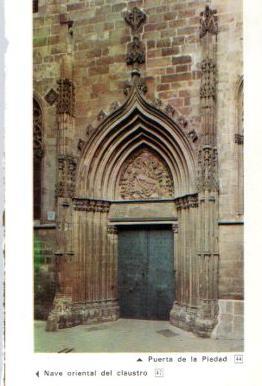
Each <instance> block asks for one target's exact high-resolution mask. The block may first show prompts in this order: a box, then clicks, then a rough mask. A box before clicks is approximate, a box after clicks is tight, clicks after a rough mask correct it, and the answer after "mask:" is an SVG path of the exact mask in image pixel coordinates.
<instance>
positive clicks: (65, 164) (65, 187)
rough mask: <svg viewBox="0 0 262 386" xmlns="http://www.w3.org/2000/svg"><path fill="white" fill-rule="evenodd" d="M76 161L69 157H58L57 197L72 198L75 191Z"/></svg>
mask: <svg viewBox="0 0 262 386" xmlns="http://www.w3.org/2000/svg"><path fill="white" fill-rule="evenodd" d="M76 166H77V162H76V159H75V158H74V157H72V156H70V155H63V156H59V157H58V183H57V186H56V196H57V197H73V195H74V189H75V175H76Z"/></svg>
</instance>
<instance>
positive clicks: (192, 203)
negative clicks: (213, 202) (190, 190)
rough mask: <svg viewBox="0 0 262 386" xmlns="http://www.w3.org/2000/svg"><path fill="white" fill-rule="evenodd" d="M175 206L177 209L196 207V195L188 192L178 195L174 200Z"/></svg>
mask: <svg viewBox="0 0 262 386" xmlns="http://www.w3.org/2000/svg"><path fill="white" fill-rule="evenodd" d="M175 204H176V208H177V209H178V210H181V209H188V208H197V207H198V195H197V194H189V195H187V196H184V197H179V198H177V199H176V200H175Z"/></svg>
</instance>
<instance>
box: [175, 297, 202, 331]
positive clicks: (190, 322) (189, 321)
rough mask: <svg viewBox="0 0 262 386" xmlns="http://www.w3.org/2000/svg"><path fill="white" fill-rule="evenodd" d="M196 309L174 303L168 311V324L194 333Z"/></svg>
mask: <svg viewBox="0 0 262 386" xmlns="http://www.w3.org/2000/svg"><path fill="white" fill-rule="evenodd" d="M196 317H197V308H193V307H189V306H186V305H180V304H177V303H174V305H173V307H172V310H171V311H170V323H171V324H173V325H174V326H176V327H179V328H182V329H183V330H186V331H194V326H195V320H196Z"/></svg>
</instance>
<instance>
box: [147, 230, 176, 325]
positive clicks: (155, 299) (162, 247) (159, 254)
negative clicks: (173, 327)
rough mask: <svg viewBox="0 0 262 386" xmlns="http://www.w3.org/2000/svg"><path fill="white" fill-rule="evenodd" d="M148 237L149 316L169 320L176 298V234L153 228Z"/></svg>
mask: <svg viewBox="0 0 262 386" xmlns="http://www.w3.org/2000/svg"><path fill="white" fill-rule="evenodd" d="M148 238H149V242H148V255H149V261H150V263H149V267H148V278H149V281H148V301H147V303H148V309H149V311H150V314H149V315H148V316H149V318H150V319H157V320H167V319H169V312H170V310H171V308H172V305H173V300H174V283H173V273H174V263H173V254H174V252H173V251H174V248H173V238H174V235H173V232H172V231H171V230H167V229H152V230H150V231H149V232H148Z"/></svg>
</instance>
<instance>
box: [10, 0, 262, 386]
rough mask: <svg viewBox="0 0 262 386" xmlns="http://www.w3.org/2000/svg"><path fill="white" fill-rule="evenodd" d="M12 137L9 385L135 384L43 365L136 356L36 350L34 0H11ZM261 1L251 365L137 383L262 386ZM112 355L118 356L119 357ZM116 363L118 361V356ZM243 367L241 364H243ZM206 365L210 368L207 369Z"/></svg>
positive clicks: (250, 254) (248, 257)
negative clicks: (42, 373) (44, 373)
mask: <svg viewBox="0 0 262 386" xmlns="http://www.w3.org/2000/svg"><path fill="white" fill-rule="evenodd" d="M5 21H6V38H7V39H8V47H7V53H6V57H5V61H6V66H5V71H6V83H5V98H6V101H5V105H6V109H5V114H6V116H5V136H6V142H5V143H6V165H7V166H6V373H7V382H6V386H20V385H21V384H25V385H27V386H31V385H38V384H41V385H42V384H50V385H52V386H56V385H60V384H61V385H62V384H63V385H68V384H71V385H74V386H75V385H76V384H78V383H79V384H85V385H86V384H87V383H90V384H92V385H99V386H101V385H102V384H104V383H106V384H107V385H120V384H121V385H123V384H126V385H129V384H130V385H131V384H132V385H133V383H134V380H133V379H130V378H129V379H119V380H115V379H106V380H105V382H103V381H102V380H99V379H98V378H97V379H95V380H94V381H92V383H91V381H90V380H87V379H82V380H77V379H74V380H73V381H71V382H70V380H66V379H64V378H63V379H62V380H60V381H59V380H58V379H54V380H50V381H49V382H48V381H47V382H45V383H44V381H43V380H41V379H38V378H37V377H36V376H35V375H34V372H35V371H36V370H37V369H38V368H39V366H43V367H49V368H50V367H52V368H55V367H56V368H59V367H63V366H67V367H69V366H70V368H72V367H75V368H78V367H81V368H86V367H90V365H91V363H97V364H98V365H99V364H100V365H101V363H102V364H105V365H106V366H107V365H108V366H109V363H110V365H111V366H117V367H119V366H122V367H123V366H124V365H125V367H127V368H128V367H129V364H128V363H131V362H130V361H131V360H132V358H133V354H122V355H119V354H110V355H107V354H84V355H83V354H74V355H72V356H71V355H70V356H67V357H64V356H63V358H62V357H58V356H56V355H46V354H43V355H37V354H33V328H32V320H33V318H32V315H33V312H32V304H33V299H32V296H33V290H32V287H33V285H32V221H31V218H32V206H31V202H32V163H31V160H32V146H31V143H32V137H31V107H32V106H31V96H32V70H31V68H32V59H31V58H32V45H31V37H32V36H31V30H32V20H31V1H27V2H25V1H21V0H6V1H5ZM261 21H262V6H261V1H259V0H252V1H248V0H246V1H245V97H246V98H245V110H246V111H245V168H246V179H245V186H246V210H245V212H246V224H247V225H246V233H245V262H246V264H245V265H246V268H245V282H246V294H247V305H246V326H247V328H246V339H245V342H246V350H245V364H244V365H243V366H242V365H241V366H240V365H238V367H236V366H229V367H227V368H223V369H222V367H221V366H220V367H212V366H209V367H207V368H205V369H203V368H202V367H198V368H196V369H194V368H193V367H192V366H191V367H190V371H189V368H188V366H186V367H182V366H181V367H179V368H178V367H176V368H174V369H173V370H172V374H171V375H170V377H165V378H163V379H158V378H156V379H150V380H149V379H147V380H143V379H142V380H137V379H136V380H135V383H137V384H138V383H139V384H141V385H150V386H152V385H154V384H158V383H165V384H170V385H171V384H172V385H173V384H175V383H181V382H182V383H183V385H187V384H188V385H189V384H194V385H195V386H197V385H201V386H204V385H208V386H209V385H210V384H212V386H216V385H219V386H221V385H223V386H234V385H237V386H242V385H243V386H247V385H250V386H258V385H260V384H261V368H260V366H261V347H262V346H261V343H262V341H261V331H262V328H261V319H260V315H259V314H260V305H261V288H260V285H259V284H260V283H261V281H262V276H261V273H262V269H261V268H262V264H261V251H262V233H261V231H262V226H261V214H262V211H261V209H262V208H261V207H262V191H261V190H262V189H261V187H262V184H261V174H262V173H261V154H262V147H261V137H262V127H261V125H260V119H261V111H262V107H261V102H260V100H261V95H260V94H261V86H260V84H261V83H260V82H261V69H262V60H261V59H262V58H261V47H262V43H261V42H262V22H261ZM111 358H112V359H111ZM110 360H111V361H110ZM239 366H240V367H239ZM203 370H204V371H203Z"/></svg>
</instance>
